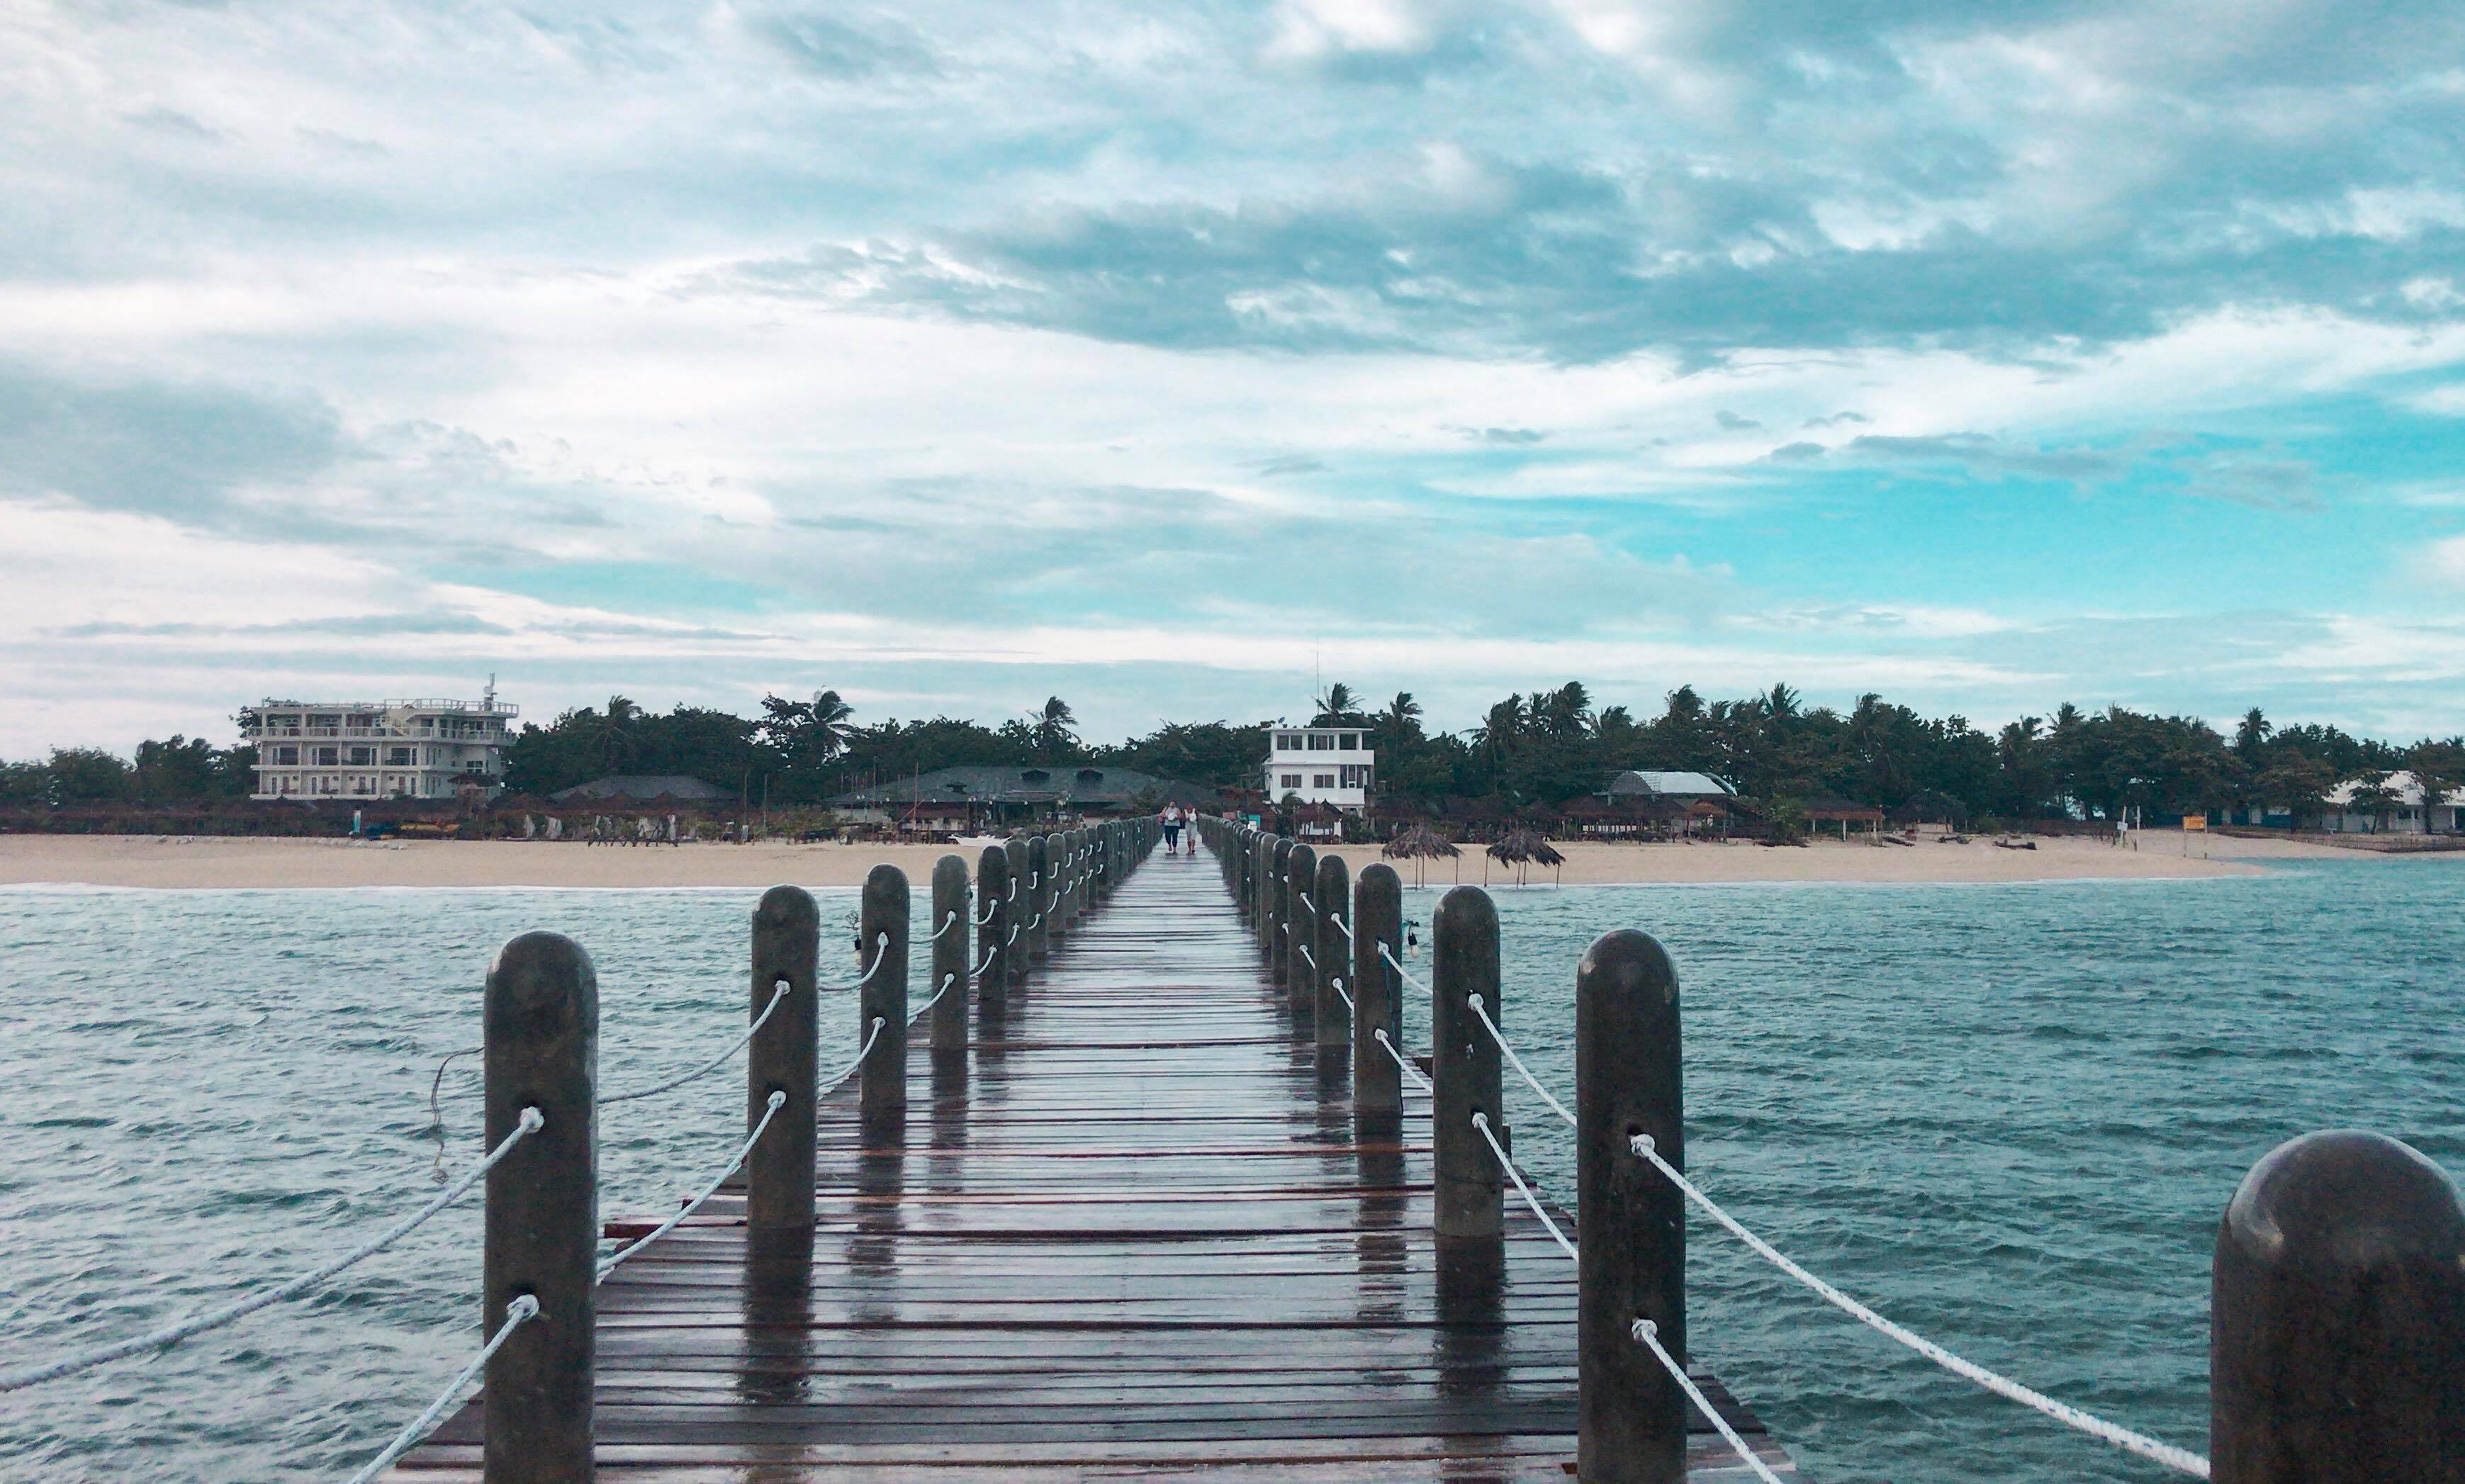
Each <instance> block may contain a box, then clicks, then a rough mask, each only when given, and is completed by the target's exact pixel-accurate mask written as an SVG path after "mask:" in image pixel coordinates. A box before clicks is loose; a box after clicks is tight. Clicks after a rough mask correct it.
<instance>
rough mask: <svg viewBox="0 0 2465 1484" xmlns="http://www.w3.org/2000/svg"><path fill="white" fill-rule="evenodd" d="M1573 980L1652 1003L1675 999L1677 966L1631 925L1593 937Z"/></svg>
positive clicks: (1673, 1003)
mask: <svg viewBox="0 0 2465 1484" xmlns="http://www.w3.org/2000/svg"><path fill="white" fill-rule="evenodd" d="M1465 890H1467V891H1469V890H1470V888H1469V887H1467V888H1465ZM1575 982H1576V983H1577V984H1579V985H1581V986H1585V987H1586V988H1587V989H1591V990H1595V991H1606V992H1608V993H1610V994H1616V995H1640V996H1643V997H1645V998H1647V999H1649V1000H1650V1001H1651V1002H1652V1003H1654V1004H1656V1005H1675V1004H1677V965H1676V964H1674V963H1670V962H1669V951H1668V950H1667V949H1665V948H1663V947H1661V946H1660V943H1659V941H1657V940H1655V939H1654V937H1653V936H1652V935H1651V934H1650V933H1639V932H1636V931H1635V930H1634V929H1633V928H1631V927H1624V928H1620V929H1618V930H1617V931H1616V932H1614V933H1604V934H1602V935H1601V936H1600V937H1599V938H1596V939H1594V940H1593V941H1592V945H1591V946H1590V947H1589V948H1587V949H1585V950H1584V961H1583V963H1580V964H1578V965H1576V968H1575Z"/></svg>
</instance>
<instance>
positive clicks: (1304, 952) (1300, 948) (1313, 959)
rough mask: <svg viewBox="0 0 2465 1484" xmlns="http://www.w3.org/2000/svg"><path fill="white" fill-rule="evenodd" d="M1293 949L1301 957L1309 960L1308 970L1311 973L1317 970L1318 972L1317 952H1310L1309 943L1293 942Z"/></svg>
mask: <svg viewBox="0 0 2465 1484" xmlns="http://www.w3.org/2000/svg"><path fill="white" fill-rule="evenodd" d="M1293 950H1294V951H1295V952H1297V953H1299V955H1300V956H1301V957H1302V958H1304V959H1307V960H1309V966H1310V972H1311V973H1313V974H1314V973H1317V972H1318V955H1317V954H1315V953H1312V952H1310V950H1309V944H1307V943H1295V944H1293Z"/></svg>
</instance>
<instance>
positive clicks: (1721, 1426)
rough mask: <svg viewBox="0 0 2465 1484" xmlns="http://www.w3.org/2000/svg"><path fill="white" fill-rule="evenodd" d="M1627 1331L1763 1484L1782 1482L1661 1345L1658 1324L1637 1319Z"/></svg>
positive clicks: (1674, 1357) (1683, 1367)
mask: <svg viewBox="0 0 2465 1484" xmlns="http://www.w3.org/2000/svg"><path fill="white" fill-rule="evenodd" d="M1627 1333H1628V1334H1630V1335H1632V1336H1633V1337H1634V1340H1635V1342H1636V1343H1637V1344H1639V1345H1642V1346H1643V1347H1644V1348H1645V1349H1647V1350H1650V1351H1651V1352H1652V1354H1653V1359H1654V1360H1656V1361H1658V1362H1660V1368H1661V1369H1662V1370H1665V1371H1667V1372H1669V1379H1670V1380H1672V1381H1674V1382H1676V1383H1677V1389H1678V1390H1680V1391H1683V1392H1685V1393H1686V1400H1688V1401H1690V1402H1692V1403H1694V1404H1695V1409H1696V1410H1697V1411H1699V1412H1701V1413H1702V1414H1703V1415H1704V1416H1706V1417H1709V1418H1711V1419H1712V1426H1713V1428H1714V1429H1717V1430H1718V1431H1719V1432H1720V1434H1721V1437H1722V1438H1723V1439H1725V1440H1726V1441H1727V1443H1728V1445H1729V1451H1731V1452H1734V1453H1736V1454H1737V1455H1738V1457H1739V1459H1740V1460H1741V1461H1742V1462H1743V1463H1744V1464H1745V1466H1746V1467H1747V1468H1749V1469H1752V1470H1753V1471H1755V1477H1756V1478H1758V1479H1760V1480H1762V1481H1763V1484H1780V1475H1779V1474H1777V1473H1772V1472H1771V1470H1770V1469H1768V1468H1765V1466H1764V1461H1763V1460H1762V1459H1760V1458H1758V1457H1756V1456H1755V1451H1754V1450H1753V1449H1751V1448H1748V1447H1747V1446H1746V1440H1745V1439H1744V1438H1742V1437H1740V1436H1738V1429H1735V1428H1732V1427H1730V1426H1729V1421H1728V1419H1727V1418H1725V1417H1723V1416H1721V1414H1720V1412H1719V1411H1718V1410H1716V1409H1715V1408H1714V1407H1713V1406H1712V1404H1711V1402H1710V1401H1708V1400H1706V1399H1705V1397H1704V1395H1703V1392H1702V1390H1701V1388H1700V1387H1699V1386H1697V1385H1696V1384H1695V1382H1694V1379H1693V1378H1692V1377H1690V1376H1688V1375H1687V1374H1686V1367H1685V1366H1683V1365H1680V1364H1678V1363H1677V1357H1676V1356H1673V1355H1671V1354H1670V1353H1669V1352H1668V1351H1667V1350H1665V1349H1663V1348H1661V1344H1660V1326H1659V1325H1657V1324H1654V1322H1652V1321H1651V1320H1650V1319H1637V1320H1635V1321H1634V1325H1633V1327H1632V1328H1631V1329H1629V1330H1628V1331H1627Z"/></svg>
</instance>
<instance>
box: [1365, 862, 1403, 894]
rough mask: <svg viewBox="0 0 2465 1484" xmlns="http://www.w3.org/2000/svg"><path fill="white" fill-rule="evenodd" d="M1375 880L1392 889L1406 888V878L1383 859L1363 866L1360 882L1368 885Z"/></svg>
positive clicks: (1400, 889)
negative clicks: (1396, 872)
mask: <svg viewBox="0 0 2465 1484" xmlns="http://www.w3.org/2000/svg"><path fill="white" fill-rule="evenodd" d="M1373 881H1374V882H1376V883H1378V884H1379V885H1382V886H1386V887H1388V889H1389V890H1391V891H1402V890H1403V888H1404V878H1403V877H1402V876H1400V875H1396V874H1395V868H1394V867H1392V866H1390V865H1388V864H1387V863H1386V862H1385V861H1383V860H1381V861H1373V862H1371V863H1370V864H1368V865H1366V866H1364V867H1362V868H1361V881H1360V884H1361V885H1363V886H1367V885H1369V884H1370V883H1371V882H1373Z"/></svg>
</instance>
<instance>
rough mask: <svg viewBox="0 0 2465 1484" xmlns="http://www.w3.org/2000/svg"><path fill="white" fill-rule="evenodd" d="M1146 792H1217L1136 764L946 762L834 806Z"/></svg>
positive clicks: (1123, 796) (1095, 798) (1116, 797)
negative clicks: (960, 764) (947, 764)
mask: <svg viewBox="0 0 2465 1484" xmlns="http://www.w3.org/2000/svg"><path fill="white" fill-rule="evenodd" d="M1142 794H1145V795H1150V796H1152V797H1153V798H1154V799H1155V800H1156V801H1157V803H1158V804H1160V805H1161V804H1166V803H1171V804H1203V803H1208V802H1210V801H1211V800H1212V799H1213V798H1214V795H1215V790H1214V789H1212V788H1202V787H1199V786H1197V785H1195V784H1185V783H1182V782H1180V781H1179V780H1177V779H1171V778H1158V777H1157V776H1156V775H1155V774H1153V773H1142V772H1140V771H1139V770H1138V769H1136V768H1128V767H1097V766H1093V765H1088V766H1080V765H1078V764H1069V763H1056V764H1054V765H1052V766H1051V767H944V768H936V769H934V770H933V771H932V772H930V773H923V774H920V775H918V776H916V777H912V778H900V779H895V780H893V781H892V782H889V783H885V784H876V785H875V786H872V787H870V788H858V789H856V790H855V791H854V792H851V793H843V794H840V795H839V796H838V797H837V798H835V799H833V800H832V801H831V802H832V803H833V804H834V805H847V806H855V805H867V804H870V805H878V806H898V805H906V804H914V803H917V802H919V801H922V802H926V803H935V802H940V803H953V802H958V801H961V800H966V801H972V802H975V803H980V804H1012V805H1025V804H1054V803H1058V802H1060V801H1061V800H1063V799H1065V798H1066V799H1068V800H1069V801H1070V802H1071V803H1073V804H1101V805H1121V804H1127V803H1128V802H1129V801H1130V800H1132V799H1135V798H1138V797H1139V796H1140V795H1142Z"/></svg>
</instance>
